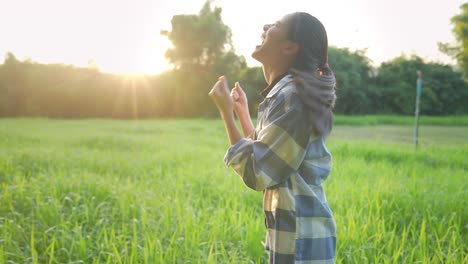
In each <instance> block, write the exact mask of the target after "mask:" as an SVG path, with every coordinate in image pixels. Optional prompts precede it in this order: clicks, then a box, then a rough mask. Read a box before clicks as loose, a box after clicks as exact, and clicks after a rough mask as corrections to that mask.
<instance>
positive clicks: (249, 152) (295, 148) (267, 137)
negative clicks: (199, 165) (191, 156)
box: [224, 94, 310, 191]
mask: <svg viewBox="0 0 468 264" xmlns="http://www.w3.org/2000/svg"><path fill="white" fill-rule="evenodd" d="M274 100H275V101H274V102H273V103H272V107H271V108H270V110H269V111H268V113H267V116H266V122H265V123H266V125H265V126H264V127H263V128H262V129H261V130H260V131H257V132H258V135H257V139H253V138H243V139H241V140H240V141H238V142H237V143H236V144H234V145H233V146H231V147H230V148H229V149H228V151H227V153H226V156H225V158H224V161H225V163H226V164H227V165H228V166H231V167H232V168H233V169H234V170H235V172H236V173H237V174H238V175H239V176H241V178H242V180H243V181H244V183H245V184H246V185H247V186H248V187H250V188H252V189H254V190H257V191H263V190H265V189H267V188H269V187H272V186H275V185H277V184H280V183H282V182H284V181H286V180H287V179H288V178H289V176H290V175H291V173H294V172H296V171H297V170H298V168H299V166H300V165H301V163H302V161H303V159H304V156H305V152H306V148H307V145H308V141H309V137H310V130H309V129H308V128H307V124H308V122H307V120H306V117H305V115H304V113H303V111H302V102H301V101H300V98H299V97H298V96H297V95H296V94H290V95H289V96H288V97H287V98H285V96H278V98H276V99H274Z"/></svg>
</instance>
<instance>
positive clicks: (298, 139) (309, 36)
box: [210, 12, 336, 263]
mask: <svg viewBox="0 0 468 264" xmlns="http://www.w3.org/2000/svg"><path fill="white" fill-rule="evenodd" d="M263 31H264V32H263V34H262V44H261V45H259V46H257V47H256V49H255V51H254V52H253V54H252V57H253V58H255V59H256V60H258V61H259V62H261V63H262V64H263V71H264V75H265V79H266V81H267V83H268V84H269V85H268V87H267V88H266V89H265V90H264V91H263V92H262V94H263V95H264V97H265V99H264V101H263V102H262V103H261V104H260V106H259V109H258V121H257V127H256V128H254V126H253V124H252V121H251V119H250V115H249V110H248V105H247V98H246V96H245V93H244V91H243V90H242V88H241V87H240V85H239V83H236V84H235V87H234V88H233V89H232V92H231V93H230V92H229V90H228V88H227V85H226V80H225V79H224V77H223V76H222V77H220V78H219V80H218V82H216V84H215V85H214V87H213V89H212V90H211V92H210V96H211V97H212V99H213V100H214V102H215V103H216V105H217V107H218V109H219V112H220V114H221V116H222V118H223V120H224V124H225V127H226V131H227V134H228V137H229V140H230V143H231V147H230V148H229V149H228V151H227V154H226V156H225V162H226V164H227V165H228V166H231V167H232V168H233V169H234V170H235V171H236V173H237V174H239V175H240V176H241V178H242V180H243V181H244V183H245V184H246V185H247V186H248V187H250V188H252V189H254V190H257V191H263V208H264V212H265V222H266V227H267V236H266V249H267V250H268V251H269V258H270V263H333V262H334V257H335V248H336V225H335V221H334V219H333V214H332V212H331V210H330V208H329V206H328V203H327V200H326V197H325V193H324V189H323V186H322V183H323V182H324V181H325V179H326V178H327V176H328V175H329V173H330V171H331V167H332V163H331V154H330V152H329V151H328V150H327V148H326V147H325V137H326V136H327V135H328V134H329V133H330V131H331V128H332V123H333V113H332V110H333V107H334V103H335V98H336V96H335V77H334V74H333V72H332V71H331V69H330V68H329V67H328V63H327V57H328V55H327V54H328V40H327V34H326V31H325V28H324V27H323V25H322V23H321V22H320V21H319V20H317V19H316V18H315V17H313V16H311V15H309V14H307V13H299V12H298V13H293V14H289V15H286V16H284V17H283V18H282V19H281V20H279V21H278V22H276V23H275V24H268V25H265V26H264V27H263ZM234 111H235V112H236V114H237V116H238V117H239V120H240V124H241V127H242V131H243V135H241V133H240V132H239V130H238V129H237V127H236V124H235V119H234V113H233V112H234Z"/></svg>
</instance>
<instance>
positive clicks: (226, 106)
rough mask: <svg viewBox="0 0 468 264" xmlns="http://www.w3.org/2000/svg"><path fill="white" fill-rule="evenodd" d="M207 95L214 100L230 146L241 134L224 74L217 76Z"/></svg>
mask: <svg viewBox="0 0 468 264" xmlns="http://www.w3.org/2000/svg"><path fill="white" fill-rule="evenodd" d="M209 95H210V96H211V98H212V99H213V101H214V102H215V104H216V106H217V107H218V110H219V113H220V115H221V118H222V119H223V120H224V126H225V128H226V132H227V134H228V138H229V142H230V143H231V146H232V145H234V144H236V143H237V142H238V141H239V140H240V139H241V138H242V135H241V134H240V132H239V129H237V126H236V121H235V119H234V102H233V101H232V98H231V96H230V93H229V89H228V88H227V81H226V78H225V77H224V76H221V77H219V79H218V81H217V82H216V83H215V85H214V86H213V89H211V91H210V92H209Z"/></svg>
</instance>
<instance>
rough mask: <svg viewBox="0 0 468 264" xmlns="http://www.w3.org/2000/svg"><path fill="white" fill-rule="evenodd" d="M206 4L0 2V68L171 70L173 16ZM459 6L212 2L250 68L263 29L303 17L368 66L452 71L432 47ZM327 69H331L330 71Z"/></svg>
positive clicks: (439, 2) (163, 0)
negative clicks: (418, 64) (294, 15)
mask: <svg viewBox="0 0 468 264" xmlns="http://www.w3.org/2000/svg"><path fill="white" fill-rule="evenodd" d="M204 2H205V0H186V1H181V0H153V1H151V0H41V1H35V0H0V62H1V61H3V56H4V54H6V52H12V53H13V54H14V55H15V56H16V57H17V58H18V59H21V60H23V59H28V58H29V59H31V60H32V61H35V62H40V63H64V64H73V65H76V66H85V67H86V66H89V65H97V67H98V68H99V69H100V70H101V71H103V72H111V73H125V74H143V73H144V74H157V73H159V72H162V71H164V70H167V69H168V68H169V67H170V65H169V64H168V62H167V61H166V60H165V58H164V53H165V51H166V50H167V48H168V47H170V45H171V43H170V42H169V41H168V40H167V38H166V37H164V36H161V35H160V31H161V30H170V29H171V24H170V21H171V18H172V16H174V15H177V14H196V13H198V11H199V10H200V9H201V7H202V5H203V4H204ZM463 2H464V1H461V0H319V1H317V0H287V1H272V0H230V1H229V0H214V1H213V5H216V6H219V7H221V8H222V10H223V11H222V18H223V21H224V23H225V24H226V25H228V26H229V27H230V28H231V31H232V40H233V44H234V48H235V50H236V53H237V54H239V55H243V56H244V57H245V58H246V60H247V63H248V65H249V66H259V65H260V64H259V63H258V62H256V61H255V60H253V59H252V58H251V57H250V54H251V53H252V51H253V50H254V48H255V45H258V44H259V43H260V35H261V33H262V27H263V25H264V24H266V23H272V22H275V21H277V20H279V19H280V18H281V17H282V16H284V15H285V14H288V13H291V12H295V11H304V12H308V13H310V14H312V15H314V16H316V17H317V18H318V19H319V20H320V21H322V23H323V24H324V25H325V28H326V30H327V33H328V39H329V44H330V45H333V46H336V47H340V48H344V47H347V48H350V49H351V50H366V55H367V56H368V57H369V58H370V59H371V60H372V63H373V65H374V66H378V65H379V64H380V63H381V62H384V61H388V60H390V59H392V58H394V57H397V56H400V55H402V54H406V55H411V54H416V55H418V56H421V57H423V58H424V59H426V60H428V61H436V62H442V63H449V64H453V63H454V61H453V60H451V59H450V58H449V57H447V56H445V55H444V54H442V53H440V52H439V51H438V47H437V43H438V42H454V36H453V33H452V31H451V29H452V25H451V24H450V18H451V17H453V16H454V15H455V14H458V13H459V12H460V8H459V7H460V6H461V5H462V4H463ZM331 66H332V65H331ZM332 67H333V66H332Z"/></svg>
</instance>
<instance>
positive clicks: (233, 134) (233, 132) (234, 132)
mask: <svg viewBox="0 0 468 264" xmlns="http://www.w3.org/2000/svg"><path fill="white" fill-rule="evenodd" d="M221 117H222V118H223V120H224V127H225V128H226V132H227V135H228V138H229V142H230V143H231V146H232V145H234V144H236V143H237V142H238V141H239V140H241V138H242V135H241V133H240V132H239V129H238V128H237V126H236V121H235V119H234V113H233V112H227V113H221Z"/></svg>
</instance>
